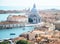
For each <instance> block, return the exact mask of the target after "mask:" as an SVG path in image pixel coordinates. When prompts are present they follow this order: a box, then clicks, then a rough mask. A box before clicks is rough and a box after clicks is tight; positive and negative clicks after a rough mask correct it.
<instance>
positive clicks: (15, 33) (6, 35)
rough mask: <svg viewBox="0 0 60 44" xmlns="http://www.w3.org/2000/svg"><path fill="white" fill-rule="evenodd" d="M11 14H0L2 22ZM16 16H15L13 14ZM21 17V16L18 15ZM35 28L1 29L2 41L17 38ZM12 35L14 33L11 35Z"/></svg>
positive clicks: (0, 36)
mask: <svg viewBox="0 0 60 44" xmlns="http://www.w3.org/2000/svg"><path fill="white" fill-rule="evenodd" d="M9 15H10V14H0V21H5V20H6V19H7V17H8V16H9ZM12 15H15V14H12ZM16 15H19V14H16ZM33 29H34V27H24V28H23V27H21V28H12V29H0V40H3V39H9V38H15V37H18V36H19V35H20V34H22V33H25V32H28V31H32V30H33ZM11 33H13V34H12V35H11Z"/></svg>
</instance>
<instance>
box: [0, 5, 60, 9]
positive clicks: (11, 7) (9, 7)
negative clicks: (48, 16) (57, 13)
mask: <svg viewBox="0 0 60 44" xmlns="http://www.w3.org/2000/svg"><path fill="white" fill-rule="evenodd" d="M32 7H33V6H32ZM32 7H22V6H20V7H15V6H0V10H23V9H29V8H30V9H31V8H32ZM36 8H37V9H39V10H47V9H57V10H60V7H50V6H48V8H46V6H43V7H37V6H36Z"/></svg>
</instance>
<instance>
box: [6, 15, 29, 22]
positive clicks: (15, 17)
mask: <svg viewBox="0 0 60 44" xmlns="http://www.w3.org/2000/svg"><path fill="white" fill-rule="evenodd" d="M7 21H17V22H22V23H28V17H27V16H26V15H9V16H8V17H7Z"/></svg>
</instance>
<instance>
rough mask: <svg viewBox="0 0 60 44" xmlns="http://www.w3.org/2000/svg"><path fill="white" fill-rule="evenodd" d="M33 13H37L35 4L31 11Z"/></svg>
mask: <svg viewBox="0 0 60 44" xmlns="http://www.w3.org/2000/svg"><path fill="white" fill-rule="evenodd" d="M31 12H33V13H35V12H37V9H36V5H35V4H34V5H33V8H32V9H31Z"/></svg>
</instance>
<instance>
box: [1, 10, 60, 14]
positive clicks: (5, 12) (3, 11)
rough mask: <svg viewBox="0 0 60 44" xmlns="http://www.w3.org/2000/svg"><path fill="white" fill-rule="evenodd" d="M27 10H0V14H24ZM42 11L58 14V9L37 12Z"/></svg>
mask: <svg viewBox="0 0 60 44" xmlns="http://www.w3.org/2000/svg"><path fill="white" fill-rule="evenodd" d="M28 11H29V9H23V10H0V14H7V13H24V12H28ZM44 11H46V12H47V11H49V12H60V10H58V9H46V10H39V12H44Z"/></svg>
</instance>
